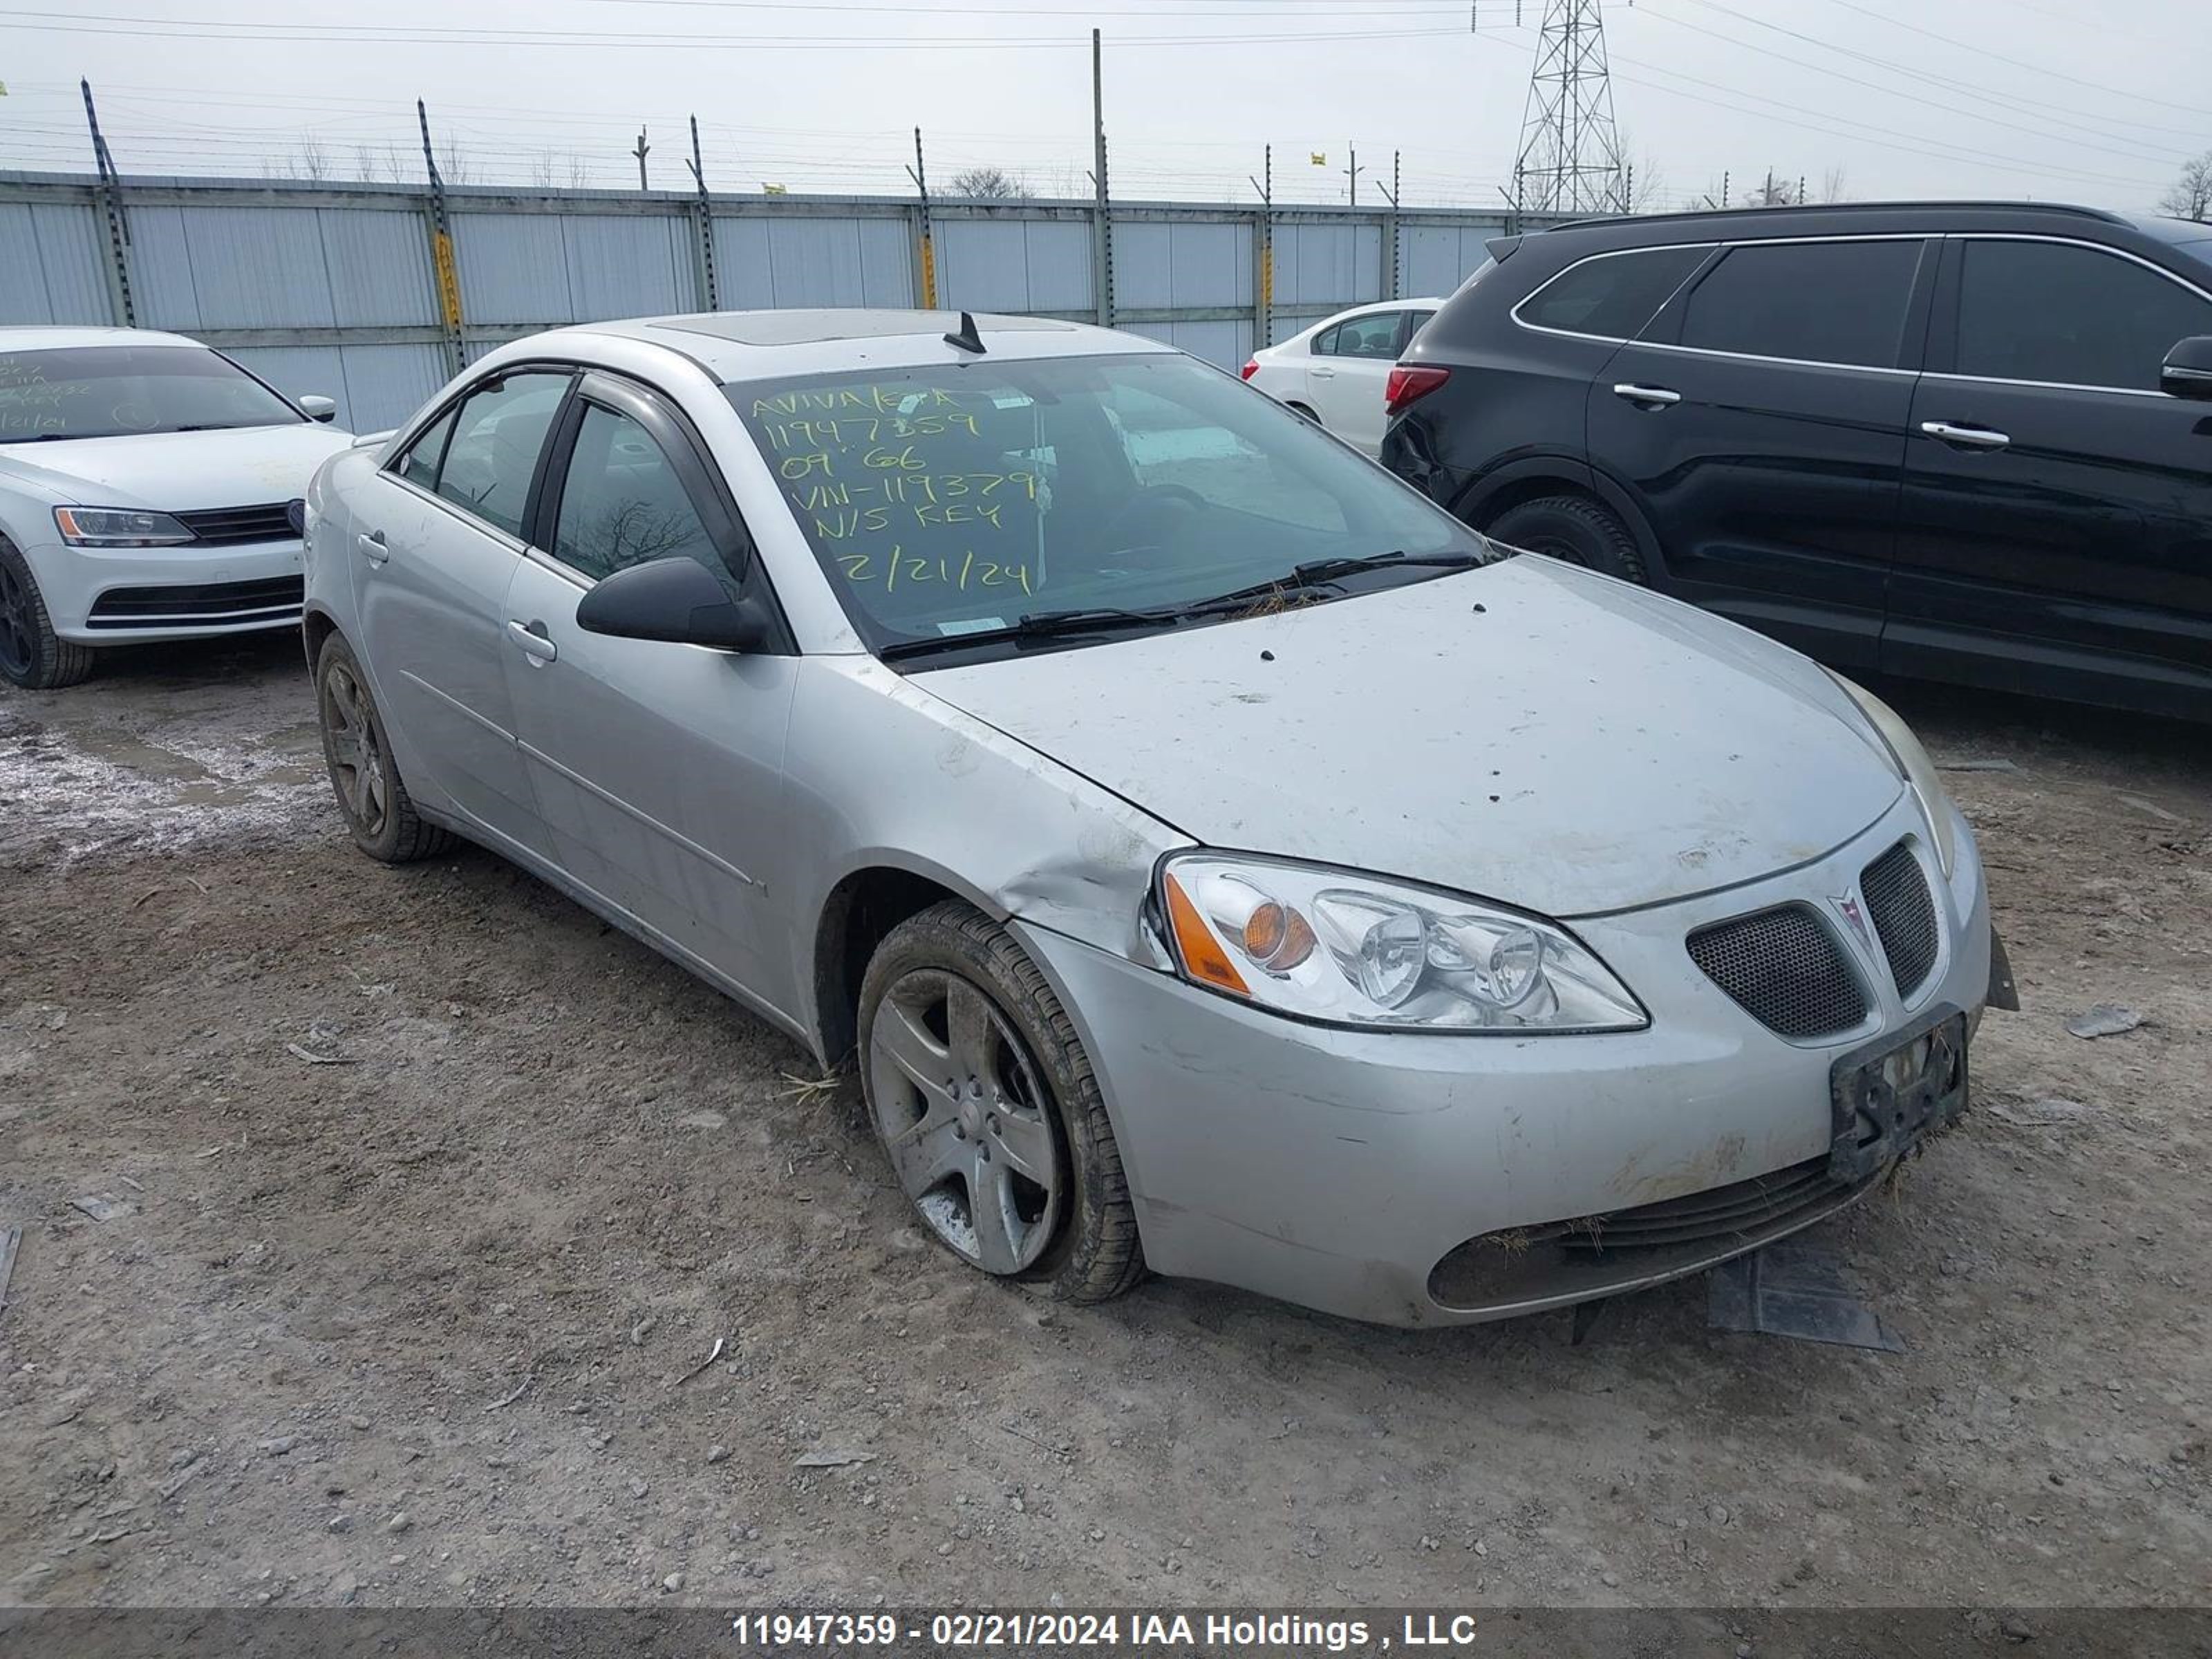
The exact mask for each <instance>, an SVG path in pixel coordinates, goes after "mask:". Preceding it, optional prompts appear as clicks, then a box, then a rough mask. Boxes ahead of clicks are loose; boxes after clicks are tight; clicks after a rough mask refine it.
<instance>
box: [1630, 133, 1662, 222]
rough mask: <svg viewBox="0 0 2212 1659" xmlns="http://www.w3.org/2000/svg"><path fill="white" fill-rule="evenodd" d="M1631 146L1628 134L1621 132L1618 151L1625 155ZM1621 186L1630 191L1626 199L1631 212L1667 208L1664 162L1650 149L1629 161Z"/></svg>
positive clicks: (1658, 211) (1650, 211)
mask: <svg viewBox="0 0 2212 1659" xmlns="http://www.w3.org/2000/svg"><path fill="white" fill-rule="evenodd" d="M1632 148H1633V143H1632V140H1631V139H1630V137H1629V135H1628V134H1627V133H1626V132H1623V133H1621V135H1620V153H1621V154H1622V155H1627V154H1628V153H1629V152H1630V150H1631V149H1632ZM1622 187H1623V188H1624V189H1626V190H1627V191H1630V192H1631V194H1630V195H1629V197H1628V201H1627V208H1628V210H1629V211H1630V212H1631V213H1664V212H1665V211H1666V210H1667V167H1666V164H1665V163H1664V162H1662V161H1660V159H1659V158H1658V157H1657V156H1656V155H1653V154H1652V153H1651V152H1650V150H1648V149H1647V150H1645V151H1644V154H1643V155H1642V156H1641V157H1640V158H1638V160H1636V161H1632V162H1630V163H1629V166H1628V174H1627V177H1626V179H1624V180H1623V181H1622Z"/></svg>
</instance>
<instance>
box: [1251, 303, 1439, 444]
mask: <svg viewBox="0 0 2212 1659" xmlns="http://www.w3.org/2000/svg"><path fill="white" fill-rule="evenodd" d="M1442 304H1443V301H1442V300H1435V299H1430V300H1385V301H1383V302H1382V303H1381V304H1379V305H1371V306H1360V307H1357V308H1355V309H1353V310H1351V311H1340V312H1339V313H1337V314H1336V315H1335V316H1334V317H1330V318H1327V319H1323V320H1322V321H1321V322H1318V323H1316V324H1315V325H1313V326H1312V327H1311V328H1310V329H1307V330H1306V331H1304V333H1302V334H1294V335H1292V336H1291V337H1290V338H1289V339H1287V340H1285V341H1284V342H1283V343H1281V344H1280V345H1271V346H1263V347H1262V348H1261V349H1259V350H1258V351H1255V352H1254V353H1253V354H1252V356H1251V358H1250V360H1249V361H1248V362H1246V363H1245V365H1244V378H1245V379H1246V380H1249V381H1250V382H1251V383H1252V384H1253V385H1254V386H1257V387H1258V388H1259V389H1260V390H1261V391H1262V392H1266V393H1267V395H1268V396H1269V397H1270V398H1274V399H1275V401H1276V402H1278V403H1283V404H1289V405H1290V406H1291V408H1292V409H1295V410H1297V412H1298V413H1299V414H1301V415H1303V416H1305V417H1306V418H1307V419H1308V420H1310V421H1312V422H1315V423H1316V424H1317V425H1320V426H1324V427H1327V428H1328V429H1329V430H1330V431H1331V432H1334V434H1336V435H1337V436H1338V437H1340V438H1341V439H1343V440H1344V441H1345V442H1346V443H1348V444H1351V445H1352V446H1353V447H1356V448H1359V449H1364V450H1365V451H1366V452H1367V453H1369V454H1370V455H1372V454H1374V453H1376V451H1377V450H1379V449H1381V448H1382V447H1383V427H1384V426H1385V425H1386V424H1388V416H1385V414H1384V413H1383V382H1384V381H1386V380H1389V378H1390V367H1391V365H1392V364H1394V363H1395V362H1397V361H1398V359H1399V358H1400V357H1401V356H1403V355H1404V354H1405V350H1406V348H1407V345H1409V344H1411V343H1412V342H1413V336H1414V335H1416V334H1418V333H1419V331H1420V328H1421V325H1422V324H1424V323H1425V322H1427V321H1428V320H1429V319H1430V318H1431V317H1433V316H1435V315H1436V314H1437V307H1439V306H1441V305H1442Z"/></svg>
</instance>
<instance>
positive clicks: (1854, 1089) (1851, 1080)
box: [1828, 1007, 1966, 1185]
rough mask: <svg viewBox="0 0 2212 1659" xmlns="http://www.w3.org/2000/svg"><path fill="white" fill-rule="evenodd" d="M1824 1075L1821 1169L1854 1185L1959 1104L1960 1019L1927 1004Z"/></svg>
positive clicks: (1948, 1120)
mask: <svg viewBox="0 0 2212 1659" xmlns="http://www.w3.org/2000/svg"><path fill="white" fill-rule="evenodd" d="M1828 1079H1829V1099H1830V1104H1831V1107H1832V1132H1833V1133H1832V1139H1831V1140H1830V1143H1829V1146H1828V1173H1829V1174H1830V1175H1831V1176H1833V1177H1834V1178H1835V1179H1837V1180H1838V1181H1841V1182H1850V1183H1851V1184H1854V1185H1856V1184H1857V1183H1858V1182H1862V1181H1865V1180H1867V1179H1868V1178H1869V1177H1870V1176H1873V1175H1875V1173H1876V1172H1877V1171H1878V1170H1881V1168H1882V1167H1883V1166H1884V1165H1885V1164H1889V1163H1892V1162H1893V1161H1894V1160H1895V1159H1897V1158H1901V1157H1903V1156H1904V1155H1905V1153H1906V1152H1910V1151H1911V1149H1912V1148H1913V1147H1914V1146H1917V1144H1918V1143H1919V1142H1920V1141H1921V1140H1922V1139H1924V1138H1925V1137H1926V1136H1928V1135H1930V1134H1933V1133H1936V1131H1937V1130H1939V1129H1943V1128H1946V1127H1949V1126H1950V1125H1951V1124H1953V1123H1955V1122H1956V1121H1958V1119H1959V1116H1960V1114H1961V1113H1962V1112H1964V1111H1965V1110H1966V1015H1965V1014H1963V1013H1961V1012H1960V1011H1959V1010H1957V1009H1955V1008H1951V1007H1939V1008H1934V1009H1930V1010H1929V1012H1927V1013H1925V1014H1923V1015H1922V1016H1921V1017H1920V1018H1918V1019H1916V1020H1915V1021H1913V1022H1912V1024H1911V1025H1908V1026H1907V1027H1905V1030H1903V1031H1892V1032H1887V1033H1885V1034H1884V1035H1883V1036H1881V1037H1878V1038H1876V1039H1875V1041H1874V1042H1870V1043H1869V1044H1867V1045H1866V1046H1865V1047H1863V1048H1855V1049H1853V1050H1852V1051H1851V1052H1850V1054H1845V1055H1844V1057H1843V1058H1842V1059H1841V1060H1838V1061H1837V1062H1836V1063H1835V1066H1833V1068H1832V1070H1831V1071H1830V1072H1829V1074H1828Z"/></svg>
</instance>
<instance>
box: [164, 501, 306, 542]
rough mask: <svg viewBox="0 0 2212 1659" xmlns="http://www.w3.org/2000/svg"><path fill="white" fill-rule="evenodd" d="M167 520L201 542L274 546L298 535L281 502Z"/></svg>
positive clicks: (205, 511)
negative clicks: (266, 543) (259, 543)
mask: <svg viewBox="0 0 2212 1659" xmlns="http://www.w3.org/2000/svg"><path fill="white" fill-rule="evenodd" d="M169 516H170V517H171V518H173V519H174V520H176V521H177V522H178V523H179V524H180V525H182V526H184V527H185V529H187V530H189V531H191V532H192V534H193V535H195V536H197V537H198V538H200V539H201V540H202V541H204V542H276V541H283V540H286V539H287V538H291V537H293V536H295V535H296V534H297V533H298V532H295V530H294V529H293V528H292V525H291V521H290V520H289V519H287V518H286V517H285V516H284V503H283V501H267V502H264V503H263V504H262V505H260V506H258V507H204V508H202V509H201V510H200V511H199V512H197V513H171V514H170V515H169Z"/></svg>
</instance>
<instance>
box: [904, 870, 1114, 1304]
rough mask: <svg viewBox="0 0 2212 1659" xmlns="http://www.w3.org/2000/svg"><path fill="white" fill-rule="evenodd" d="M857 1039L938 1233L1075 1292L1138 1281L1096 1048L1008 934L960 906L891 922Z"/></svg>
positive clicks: (910, 1192)
mask: <svg viewBox="0 0 2212 1659" xmlns="http://www.w3.org/2000/svg"><path fill="white" fill-rule="evenodd" d="M860 1060H861V1065H860V1079H861V1088H862V1091H863V1093H864V1094H865V1096H866V1100H867V1104H868V1115H869V1117H870V1118H871V1119H872V1121H873V1122H874V1124H875V1126H876V1132H877V1133H878V1136H879V1137H880V1138H881V1139H882V1141H883V1145H884V1154H885V1156H886V1157H887V1158H889V1159H890V1166H891V1172H892V1174H893V1175H895V1176H896V1177H897V1179H898V1182H899V1185H900V1187H901V1188H903V1189H904V1191H905V1193H906V1194H907V1197H908V1199H909V1200H912V1202H913V1204H914V1206H915V1212H916V1213H917V1214H918V1215H919V1216H920V1217H921V1220H922V1222H923V1223H924V1225H926V1226H927V1228H928V1230H929V1231H930V1232H931V1233H932V1234H933V1235H934V1237H936V1238H937V1240H938V1242H939V1243H942V1244H943V1245H944V1246H945V1248H946V1249H949V1250H951V1252H952V1253H953V1254H954V1255H957V1256H958V1257H960V1259H961V1260H962V1261H966V1262H967V1263H969V1265H970V1266H971V1267H980V1268H981V1269H982V1270H983V1271H984V1272H985V1273H991V1274H993V1275H994V1276H996V1277H999V1278H1004V1279H1030V1280H1036V1281H1040V1282H1042V1283H1043V1284H1045V1285H1048V1286H1049V1288H1050V1289H1051V1291H1052V1293H1053V1294H1054V1295H1055V1296H1057V1297H1062V1298H1064V1299H1066V1300H1068V1301H1073V1302H1103V1301H1104V1300H1106V1299H1107V1298H1108V1297H1114V1296H1118V1295H1120V1294H1121V1292H1122V1291H1126V1290H1127V1289H1128V1288H1129V1287H1130V1286H1131V1285H1134V1284H1135V1283H1136V1282H1137V1281H1138V1280H1139V1279H1141V1278H1142V1277H1143V1276H1144V1271H1145V1263H1144V1256H1143V1255H1142V1253H1141V1252H1140V1251H1139V1248H1138V1243H1137V1222H1136V1213H1135V1211H1134V1209H1133V1206H1132V1205H1131V1203H1130V1200H1129V1188H1128V1183H1127V1181H1126V1179H1125V1178H1124V1177H1123V1176H1122V1172H1121V1150H1120V1148H1119V1147H1118V1146H1115V1141H1114V1132H1113V1130H1112V1128H1111V1127H1109V1125H1108V1123H1107V1121H1106V1108H1105V1103H1104V1100H1103V1097H1101V1095H1100V1093H1099V1089H1098V1081H1097V1078H1096V1077H1095V1076H1094V1075H1093V1074H1092V1073H1091V1061H1090V1058H1089V1056H1088V1055H1086V1054H1085V1053H1084V1049H1083V1045H1082V1042H1081V1041H1080V1039H1079V1038H1078V1037H1077V1036H1076V1034H1075V1028H1074V1026H1073V1024H1072V1023H1071V1022H1070V1021H1069V1019H1068V1018H1067V1014H1066V1011H1065V1010H1064V1009H1062V1008H1061V1007H1060V1000H1059V999H1058V998H1057V997H1056V996H1055V995H1054V994H1053V990H1052V987H1051V986H1050V985H1049V984H1048V983H1047V982H1046V981H1045V978H1044V975H1042V974H1040V973H1039V972H1038V971H1037V969H1036V964H1035V963H1032V962H1030V959H1029V957H1026V956H1025V955H1024V954H1023V952H1022V951H1021V948H1020V947H1019V946H1018V945H1016V944H1015V943H1014V942H1013V940H1012V939H1010V938H1008V937H1007V936H1006V932H1005V930H1004V929H1002V928H1000V927H997V926H995V925H994V923H993V922H992V921H990V920H989V919H988V918H987V917H986V916H983V915H980V914H978V913H977V912H976V911H975V910H974V909H973V908H970V907H969V906H968V905H965V904H962V903H959V902H954V901H948V902H945V903H942V904H938V905H935V906H933V907H932V908H929V909H927V910H924V911H922V912H921V914H920V915H915V916H913V917H910V918H908V920H907V921H903V922H902V923H900V924H899V926H898V927H895V928H893V929H892V930H891V932H890V934H889V935H888V936H887V937H886V938H885V939H884V942H883V944H882V945H880V946H879V947H878V950H877V951H876V954H875V957H874V958H873V959H872V961H871V962H870V963H868V971H867V975H866V978H865V980H864V981H862V983H861V987H860Z"/></svg>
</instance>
